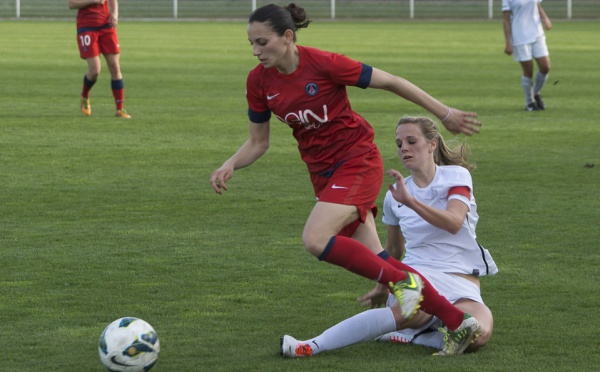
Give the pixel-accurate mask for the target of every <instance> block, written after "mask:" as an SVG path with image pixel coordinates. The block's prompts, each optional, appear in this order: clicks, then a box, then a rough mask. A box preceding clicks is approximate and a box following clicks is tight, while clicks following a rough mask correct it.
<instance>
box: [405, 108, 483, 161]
mask: <svg viewBox="0 0 600 372" xmlns="http://www.w3.org/2000/svg"><path fill="white" fill-rule="evenodd" d="M403 124H416V125H418V126H419V128H420V129H421V133H423V136H424V137H425V140H427V142H431V141H433V140H434V139H435V140H437V146H436V148H435V150H434V152H433V161H434V162H435V163H436V164H437V165H459V166H461V167H464V168H466V169H468V170H473V169H475V168H476V166H475V164H472V163H469V161H468V158H469V156H470V155H471V150H470V149H469V147H468V146H467V145H466V144H465V143H458V144H457V145H456V146H453V147H451V146H449V145H448V144H446V142H445V141H444V138H443V137H442V135H441V134H440V131H439V129H438V126H437V124H436V123H435V122H434V121H433V120H431V119H429V118H427V117H424V116H403V117H402V118H401V119H400V121H399V122H398V125H396V130H398V127H399V126H401V125H403Z"/></svg>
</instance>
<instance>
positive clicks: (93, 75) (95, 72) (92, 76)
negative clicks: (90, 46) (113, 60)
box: [86, 68, 100, 81]
mask: <svg viewBox="0 0 600 372" xmlns="http://www.w3.org/2000/svg"><path fill="white" fill-rule="evenodd" d="M86 76H87V78H88V80H90V81H96V80H98V76H100V68H90V69H88V72H87V74H86Z"/></svg>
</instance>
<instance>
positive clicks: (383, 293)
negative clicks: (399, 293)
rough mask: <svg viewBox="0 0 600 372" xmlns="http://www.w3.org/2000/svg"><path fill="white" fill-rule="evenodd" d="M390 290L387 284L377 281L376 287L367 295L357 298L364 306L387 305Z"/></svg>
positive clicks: (372, 307)
mask: <svg viewBox="0 0 600 372" xmlns="http://www.w3.org/2000/svg"><path fill="white" fill-rule="evenodd" d="M389 295H390V290H389V288H388V287H387V286H385V285H383V284H380V283H377V285H376V286H375V288H373V289H372V290H370V291H369V292H368V293H367V294H366V295H364V296H361V297H359V298H357V299H356V301H358V302H360V304H361V305H362V306H364V307H370V308H371V309H374V308H377V307H383V306H385V304H386V302H387V299H388V296H389Z"/></svg>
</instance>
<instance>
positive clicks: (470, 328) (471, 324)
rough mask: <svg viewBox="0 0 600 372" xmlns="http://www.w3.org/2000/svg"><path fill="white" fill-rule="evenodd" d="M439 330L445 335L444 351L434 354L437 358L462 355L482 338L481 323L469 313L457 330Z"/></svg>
mask: <svg viewBox="0 0 600 372" xmlns="http://www.w3.org/2000/svg"><path fill="white" fill-rule="evenodd" d="M439 330H440V332H442V333H444V349H442V350H440V351H439V352H437V353H435V354H433V355H435V356H450V355H458V354H462V353H463V352H464V351H465V349H466V348H467V347H468V346H469V345H471V344H472V343H473V342H475V340H477V338H478V337H479V336H481V326H480V325H479V322H478V321H477V319H475V318H473V317H472V316H471V315H470V314H468V313H465V316H464V318H463V322H462V323H461V324H460V327H458V328H457V329H456V330H454V331H448V330H446V329H445V328H440V329H439Z"/></svg>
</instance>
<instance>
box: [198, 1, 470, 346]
mask: <svg viewBox="0 0 600 372" xmlns="http://www.w3.org/2000/svg"><path fill="white" fill-rule="evenodd" d="M310 22H311V21H310V20H309V19H308V18H307V16H306V13H305V12H304V9H303V8H301V7H298V6H296V5H295V4H293V3H291V4H289V5H288V6H286V7H281V6H278V5H273V4H271V5H267V6H263V7H260V8H258V9H256V10H255V11H254V12H252V14H251V15H250V19H249V22H248V40H249V41H250V44H251V45H252V52H253V55H254V56H255V57H257V58H258V60H259V62H260V64H259V65H258V66H257V67H256V68H254V69H253V70H252V71H251V72H250V74H249V75H248V79H247V84H246V97H247V101H248V106H249V108H248V116H249V119H250V123H249V138H248V140H247V141H246V142H245V143H244V144H243V145H242V146H241V147H240V148H239V150H238V151H237V152H236V153H235V154H234V155H233V156H232V157H231V158H229V159H228V160H227V161H225V163H223V165H222V166H221V167H220V168H219V169H217V170H216V171H214V172H213V173H212V175H211V178H210V182H211V185H212V187H213V189H214V190H215V192H217V193H218V194H221V193H222V191H223V190H227V185H226V182H227V180H229V179H230V178H231V177H233V173H234V170H236V169H240V168H244V167H246V166H248V165H250V164H252V163H253V162H255V161H256V160H257V159H258V158H260V157H261V156H262V155H263V154H264V153H265V152H266V151H267V149H268V147H269V127H270V119H271V116H272V115H275V116H276V117H277V118H278V119H279V120H280V121H282V122H284V123H285V124H287V125H288V126H289V127H290V128H291V129H292V133H293V135H294V137H295V138H296V140H297V142H298V148H299V150H300V155H301V157H302V159H303V160H304V162H305V163H306V165H307V167H308V171H309V173H310V178H311V181H312V184H313V188H314V191H315V196H316V197H317V203H316V204H315V206H314V208H313V210H312V212H311V214H310V216H309V217H308V220H307V221H306V225H305V227H304V232H303V234H302V239H303V242H304V246H305V248H306V249H307V250H308V251H309V252H310V253H311V254H313V255H314V256H315V257H317V258H318V259H319V260H323V261H326V262H329V263H331V264H334V265H338V266H341V267H343V268H345V269H346V270H349V271H351V272H353V273H356V274H358V275H361V276H363V277H365V278H368V279H371V280H375V281H377V282H378V283H380V284H383V285H389V287H390V288H391V290H392V291H393V293H394V294H395V296H396V297H397V298H398V302H399V304H400V308H401V314H402V317H403V318H404V319H405V320H407V319H410V318H411V317H412V316H413V314H414V313H415V312H416V311H417V310H418V309H419V307H422V308H423V310H424V311H426V312H428V313H431V314H434V315H436V316H438V317H439V318H440V319H442V321H444V322H445V323H446V325H447V326H448V329H450V330H456V331H457V332H459V331H462V328H461V326H463V319H466V318H467V317H468V318H471V317H470V316H469V315H468V314H466V313H463V312H462V311H460V310H458V309H457V308H456V307H454V306H453V305H452V304H451V303H450V302H448V301H447V300H446V299H445V298H444V297H442V296H440V295H439V294H438V293H437V292H436V291H435V289H434V288H433V287H432V286H431V285H428V283H427V282H426V281H425V280H424V279H423V278H421V276H420V275H418V273H417V272H416V271H415V270H413V269H412V268H410V267H409V266H406V265H404V264H402V263H401V262H400V261H398V260H396V259H394V258H391V257H387V256H386V257H384V256H383V255H382V256H378V254H380V253H382V252H384V249H383V247H382V245H381V242H380V241H379V236H378V234H377V230H376V226H375V220H374V214H375V213H376V211H377V208H376V206H375V200H376V198H377V195H378V193H379V191H380V188H381V185H382V184H383V174H384V170H383V161H382V159H381V155H380V153H379V150H378V149H377V146H376V145H375V144H374V143H373V138H374V131H373V128H372V127H371V125H370V124H369V123H368V122H367V121H366V120H365V119H364V118H363V117H361V116H360V115H358V114H357V113H355V112H354V111H353V110H352V108H351V106H350V102H349V100H348V95H347V92H346V86H357V87H359V88H376V89H383V90H387V91H390V92H392V93H395V94H397V95H399V96H400V97H402V98H404V99H407V100H409V101H411V102H413V103H415V104H418V105H420V106H422V107H423V108H425V109H427V110H428V111H429V112H431V113H432V114H434V115H435V116H437V117H438V118H440V120H441V121H442V123H443V124H444V125H445V126H446V128H447V129H448V130H450V131H451V132H452V133H464V134H466V135H472V134H473V133H477V132H479V127H480V125H481V123H479V122H478V121H476V120H475V119H474V118H475V117H476V116H477V115H476V114H475V113H468V112H463V111H460V110H457V109H453V108H450V107H448V106H446V105H444V104H442V103H441V102H439V101H438V100H436V99H435V98H433V97H431V96H430V95H428V94H427V93H426V92H424V91H423V90H421V89H420V88H418V87H417V86H415V85H413V84H411V83H410V82H408V81H406V80H404V79H402V78H400V77H397V76H394V75H391V74H388V73H386V72H384V71H381V70H378V69H376V68H373V67H371V66H368V65H366V64H363V63H360V62H358V61H354V60H352V59H350V58H348V57H345V56H343V55H340V54H335V53H330V52H325V51H321V50H318V49H315V48H310V47H304V46H299V45H296V31H297V30H298V29H300V28H305V27H307V26H308V24H309V23H310ZM423 297H424V299H423ZM421 300H423V302H422V303H421ZM474 331H476V330H474ZM463 333H464V332H463ZM449 342H450V343H451V342H454V340H453V339H452V337H450V340H449Z"/></svg>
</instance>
